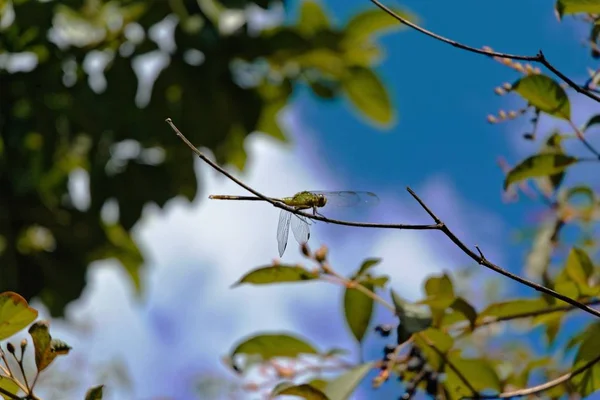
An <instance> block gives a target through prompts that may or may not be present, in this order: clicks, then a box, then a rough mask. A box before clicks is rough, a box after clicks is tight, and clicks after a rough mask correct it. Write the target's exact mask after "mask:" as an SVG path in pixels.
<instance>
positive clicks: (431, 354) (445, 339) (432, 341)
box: [415, 328, 454, 370]
mask: <svg viewBox="0 0 600 400" xmlns="http://www.w3.org/2000/svg"><path fill="white" fill-rule="evenodd" d="M415 343H416V344H417V345H418V346H419V348H420V349H421V351H422V352H423V355H424V356H425V359H426V360H427V362H428V363H429V364H430V365H431V366H432V367H433V369H434V370H438V369H439V368H440V366H441V365H442V363H443V358H442V357H441V356H440V354H439V353H438V352H437V351H435V350H434V349H433V348H432V346H435V348H436V349H437V350H438V351H439V352H440V353H442V354H443V355H446V353H448V351H450V349H452V346H453V345H454V339H452V336H450V335H449V334H448V333H446V332H444V331H442V330H439V329H435V328H428V329H426V330H424V331H422V332H420V333H419V334H418V335H415Z"/></svg>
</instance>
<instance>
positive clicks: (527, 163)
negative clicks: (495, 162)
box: [504, 154, 578, 190]
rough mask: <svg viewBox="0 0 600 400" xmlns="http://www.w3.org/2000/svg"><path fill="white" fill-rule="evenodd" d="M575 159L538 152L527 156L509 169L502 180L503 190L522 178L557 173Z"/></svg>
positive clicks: (563, 155) (574, 161) (564, 155)
mask: <svg viewBox="0 0 600 400" xmlns="http://www.w3.org/2000/svg"><path fill="white" fill-rule="evenodd" d="M577 161H578V159H577V158H576V157H571V156H568V155H566V154H538V155H534V156H531V157H527V158H526V159H525V160H523V161H521V162H520V163H519V164H518V165H517V166H516V167H514V168H513V169H511V170H510V171H509V173H508V175H507V176H506V178H505V180H504V190H506V189H507V188H508V187H509V186H510V185H511V184H513V183H516V182H520V181H522V180H524V179H528V178H534V177H539V176H549V175H554V174H557V173H559V172H562V171H564V170H565V169H566V168H567V167H569V166H570V165H573V164H574V163H576V162H577Z"/></svg>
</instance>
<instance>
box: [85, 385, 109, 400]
mask: <svg viewBox="0 0 600 400" xmlns="http://www.w3.org/2000/svg"><path fill="white" fill-rule="evenodd" d="M103 390H104V385H100V386H94V387H93V388H90V389H89V390H88V391H87V392H86V394H85V400H102V396H103V394H102V392H103Z"/></svg>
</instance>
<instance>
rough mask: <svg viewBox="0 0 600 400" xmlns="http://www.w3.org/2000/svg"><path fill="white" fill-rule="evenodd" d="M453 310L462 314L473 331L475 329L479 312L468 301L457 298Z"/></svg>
mask: <svg viewBox="0 0 600 400" xmlns="http://www.w3.org/2000/svg"><path fill="white" fill-rule="evenodd" d="M450 307H452V309H453V310H455V311H458V312H460V313H461V314H462V315H464V316H465V318H466V319H467V320H468V321H469V324H470V325H471V329H472V330H473V329H475V321H476V320H477V310H475V307H473V306H472V305H471V304H470V303H469V302H468V301H466V300H465V299H463V298H462V297H457V298H456V299H454V302H453V303H452V305H451V306H450Z"/></svg>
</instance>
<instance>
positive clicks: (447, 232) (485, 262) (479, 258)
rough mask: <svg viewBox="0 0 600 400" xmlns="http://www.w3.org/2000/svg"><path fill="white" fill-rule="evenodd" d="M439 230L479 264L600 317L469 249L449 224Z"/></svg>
mask: <svg viewBox="0 0 600 400" xmlns="http://www.w3.org/2000/svg"><path fill="white" fill-rule="evenodd" d="M406 190H408V192H409V193H410V194H411V195H412V196H413V197H414V198H415V200H417V201H418V202H419V204H423V201H422V200H421V199H420V198H419V196H417V194H416V193H415V192H414V191H413V190H412V189H411V188H407V189H406ZM425 211H426V212H427V213H428V214H429V215H431V214H432V212H431V210H429V209H428V208H426V209H425ZM432 218H433V220H434V221H439V220H440V219H439V218H438V217H437V216H435V215H433V216H432ZM439 230H441V231H442V232H443V233H444V234H445V235H446V236H447V237H448V239H450V240H451V241H452V243H454V244H455V245H456V247H458V248H459V249H461V250H462V251H463V253H465V254H466V255H467V256H469V257H471V259H473V260H474V261H476V262H477V263H478V264H479V265H483V266H484V267H486V268H489V269H491V270H492V271H494V272H497V273H499V274H500V275H504V276H506V277H507V278H510V279H512V280H513V281H516V282H519V283H520V284H522V285H525V286H528V287H530V288H532V289H535V290H537V291H538V292H542V293H545V294H547V295H550V296H552V297H554V298H557V299H559V300H562V301H564V302H565V303H569V304H571V305H572V306H575V307H577V308H579V309H581V310H583V311H586V312H588V313H590V314H592V315H594V316H596V317H600V311H598V310H596V309H594V308H591V307H589V306H587V305H585V304H583V303H581V302H579V301H577V300H574V299H572V298H570V297H568V296H565V295H564V294H560V293H558V292H556V291H554V290H552V289H550V288H547V287H546V286H543V285H539V284H537V283H535V282H533V281H530V280H527V279H525V278H521V277H520V276H519V275H516V274H513V273H512V272H509V271H507V270H505V269H504V268H502V267H499V266H498V265H496V264H494V263H492V262H491V261H489V260H488V259H487V258H485V257H482V256H481V255H479V254H476V253H474V252H473V250H471V249H469V248H468V247H467V246H466V245H465V244H464V243H463V242H462V241H461V240H460V239H459V238H458V237H456V235H455V234H454V233H452V231H451V230H450V229H449V228H448V226H447V225H446V224H444V223H442V227H441V228H439Z"/></svg>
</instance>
